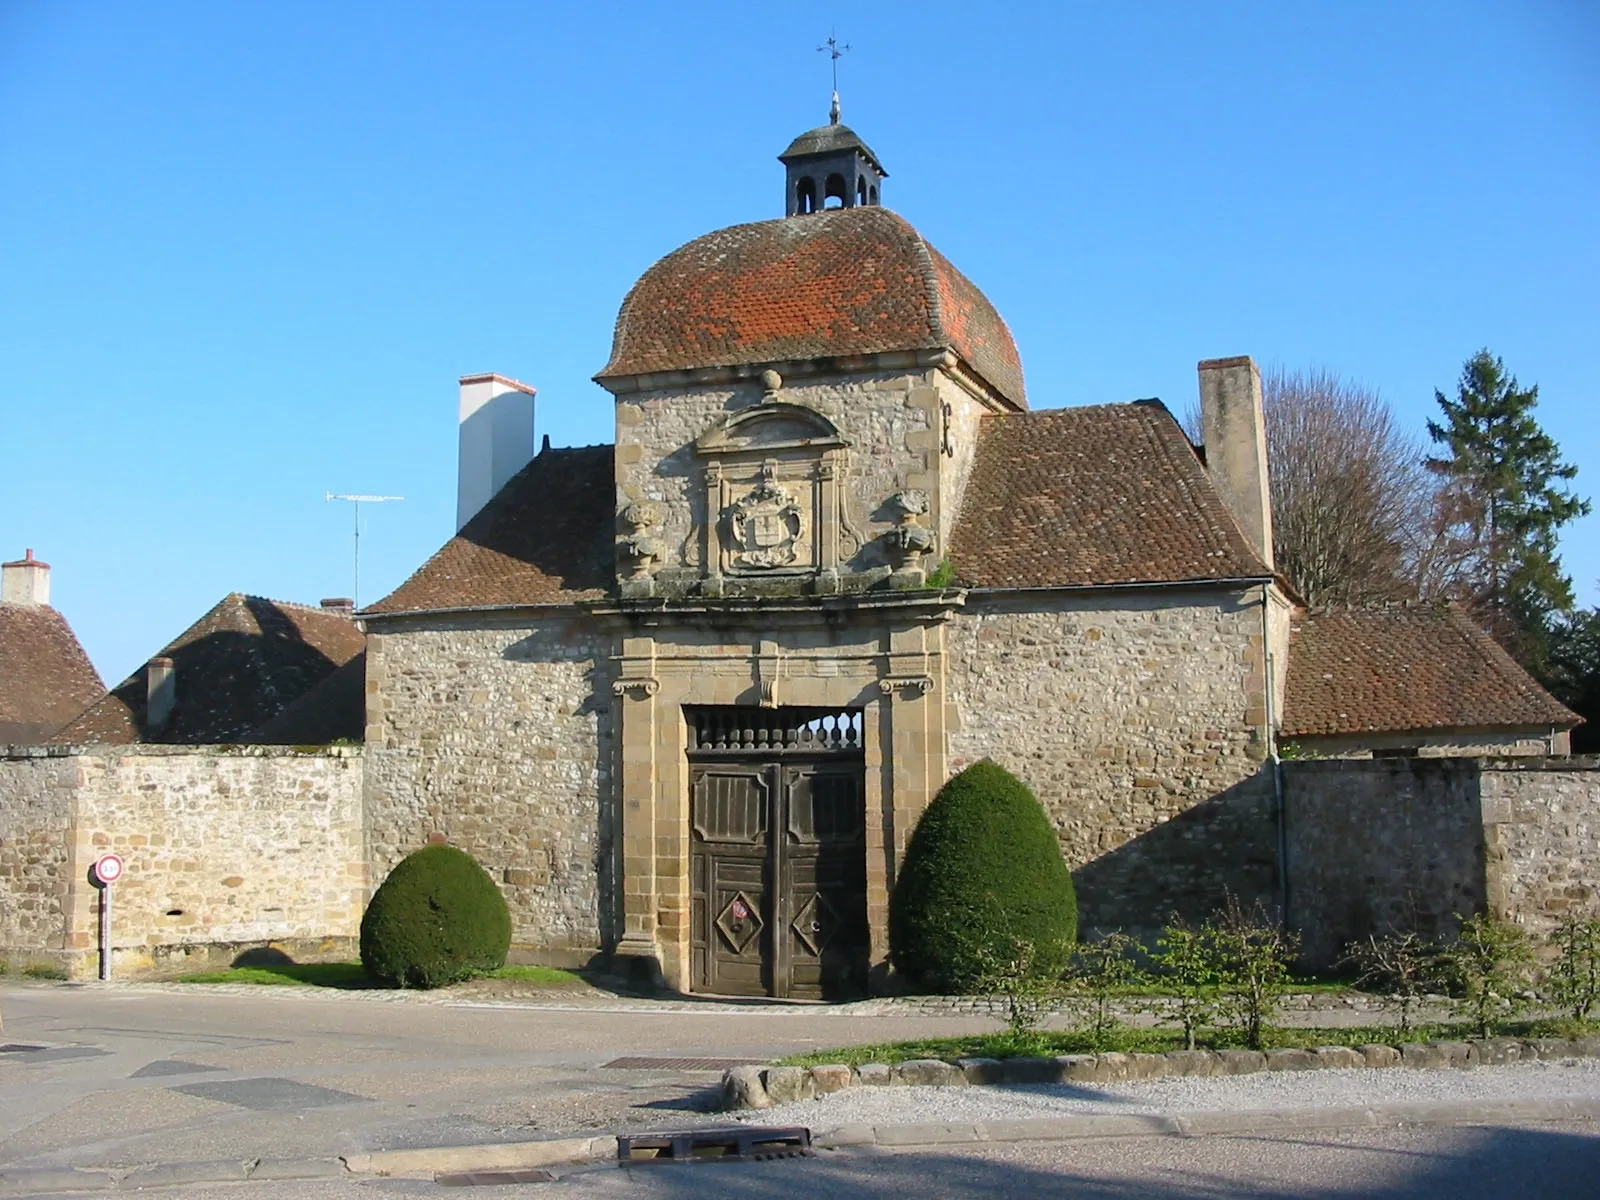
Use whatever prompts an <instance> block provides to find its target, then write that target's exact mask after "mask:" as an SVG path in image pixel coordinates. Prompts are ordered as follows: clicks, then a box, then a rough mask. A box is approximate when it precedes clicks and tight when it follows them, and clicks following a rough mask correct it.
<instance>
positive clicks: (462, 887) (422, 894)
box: [361, 845, 511, 988]
mask: <svg viewBox="0 0 1600 1200" xmlns="http://www.w3.org/2000/svg"><path fill="white" fill-rule="evenodd" d="M510 946H511V914H510V913H509V912H508V911H507V909H506V902H505V898H504V897H502V896H501V895H500V889H499V888H497V887H496V886H495V884H494V880H492V879H490V878H489V874H488V872H487V871H485V870H484V869H483V868H482V867H480V866H479V865H478V864H477V863H476V862H475V861H474V860H473V858H472V856H471V855H470V854H467V853H465V852H463V851H461V850H458V849H456V848H455V847H454V846H444V845H435V846H424V847H423V848H422V849H421V850H418V851H416V852H415V853H413V854H409V855H407V856H406V857H405V858H404V859H402V860H401V862H400V864H399V865H398V866H396V867H395V869H394V870H392V871H390V872H389V877H388V878H387V879H385V880H384V881H383V884H382V886H380V887H379V888H378V890H377V892H376V893H375V894H374V895H373V897H372V903H370V904H369V905H367V912H366V915H365V916H364V917H362V918H361V965H362V966H363V967H365V968H366V971H367V974H368V975H371V976H372V977H373V978H374V979H376V980H378V981H379V982H381V983H387V984H390V985H393V986H396V987H417V988H432V987H439V986H441V985H443V984H446V983H454V982H456V981H457V980H460V979H468V978H471V977H472V976H474V975H478V974H481V973H483V972H485V971H493V970H495V969H497V968H499V967H502V966H504V965H505V961H506V951H507V950H508V949H509V948H510Z"/></svg>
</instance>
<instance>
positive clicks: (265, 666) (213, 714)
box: [51, 592, 366, 745]
mask: <svg viewBox="0 0 1600 1200" xmlns="http://www.w3.org/2000/svg"><path fill="white" fill-rule="evenodd" d="M365 644H366V635H365V634H364V633H363V632H362V631H361V627H360V626H359V625H357V624H356V622H355V621H354V619H352V618H351V617H350V616H349V615H348V614H347V613H343V612H339V611H336V610H331V609H325V608H313V607H311V606H310V605H304V604H286V603H283V602H282V601H278V600H266V599H263V598H262V597H260V596H246V595H243V594H241V593H239V592H233V593H231V594H229V595H228V596H225V597H224V598H223V599H222V600H221V601H220V602H219V603H218V604H217V605H216V606H215V607H214V608H212V609H211V611H210V612H208V613H206V614H205V616H203V617H201V618H200V619H199V620H198V621H196V622H195V623H194V624H193V625H191V626H190V627H189V628H188V629H186V630H184V631H183V633H181V634H180V635H178V637H177V638H175V639H174V640H173V641H171V642H169V643H168V644H167V645H166V646H165V647H163V648H162V650H161V652H160V654H159V655H158V657H166V658H170V659H171V660H172V663H173V670H174V686H175V692H176V697H177V703H176V707H175V708H174V709H173V713H172V717H171V718H170V719H169V720H168V722H167V723H166V725H165V726H164V727H163V728H162V729H160V730H147V729H146V728H145V689H146V684H145V671H144V669H143V668H141V669H140V670H138V671H135V672H134V673H133V674H132V675H130V676H129V677H128V678H127V679H125V680H123V681H122V682H121V683H120V684H118V685H117V686H116V687H115V688H113V689H112V690H111V691H109V692H107V693H105V695H104V696H102V697H101V698H100V699H99V700H98V701H96V702H95V703H94V704H92V705H91V706H90V707H89V708H88V709H86V710H85V711H84V712H83V713H82V714H81V715H79V716H78V717H77V718H76V719H75V720H73V721H72V722H71V723H70V724H68V725H67V726H66V727H65V728H64V729H62V730H61V731H60V732H59V733H57V734H56V735H55V737H53V738H52V739H51V741H52V742H56V743H63V744H72V745H85V744H100V743H109V744H113V745H115V744H127V743H133V742H162V743H173V744H187V745H207V744H216V743H220V742H243V741H248V740H249V737H250V734H251V731H252V730H254V729H255V728H256V727H257V726H258V725H261V724H262V723H263V722H265V721H267V720H269V719H271V718H272V717H275V716H277V715H278V714H279V713H280V712H282V711H283V710H284V709H285V708H287V707H288V706H289V705H290V704H291V703H293V702H294V701H295V700H296V699H298V698H299V697H300V696H302V695H303V694H305V693H306V692H307V691H309V690H310V689H311V688H312V687H314V686H315V685H316V684H318V683H320V682H321V681H322V680H323V679H324V678H326V677H327V676H328V675H330V674H332V673H333V671H334V670H335V669H336V668H337V667H340V666H342V665H343V664H345V663H347V662H349V661H350V659H352V658H353V657H355V656H356V655H357V654H359V653H360V652H361V650H362V648H363V646H365Z"/></svg>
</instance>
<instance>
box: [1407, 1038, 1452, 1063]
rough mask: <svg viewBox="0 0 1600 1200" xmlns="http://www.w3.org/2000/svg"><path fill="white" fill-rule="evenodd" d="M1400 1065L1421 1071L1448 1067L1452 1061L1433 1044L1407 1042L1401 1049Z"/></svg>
mask: <svg viewBox="0 0 1600 1200" xmlns="http://www.w3.org/2000/svg"><path fill="white" fill-rule="evenodd" d="M1400 1065H1401V1066H1403V1067H1413V1068H1417V1069H1421V1070H1428V1069H1434V1070H1437V1069H1438V1068H1440V1067H1448V1066H1449V1065H1450V1060H1449V1059H1448V1058H1446V1057H1445V1054H1444V1051H1442V1050H1440V1049H1439V1047H1438V1046H1436V1045H1434V1044H1433V1043H1432V1042H1407V1043H1405V1045H1403V1046H1401V1047H1400Z"/></svg>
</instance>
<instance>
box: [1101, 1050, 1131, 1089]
mask: <svg viewBox="0 0 1600 1200" xmlns="http://www.w3.org/2000/svg"><path fill="white" fill-rule="evenodd" d="M1094 1057H1095V1078H1097V1079H1098V1080H1099V1081H1100V1082H1101V1083H1119V1082H1121V1081H1122V1080H1124V1079H1128V1078H1130V1076H1129V1074H1128V1073H1129V1071H1131V1070H1132V1069H1133V1064H1132V1062H1131V1061H1130V1057H1129V1056H1128V1055H1126V1054H1119V1053H1117V1052H1116V1051H1115V1050H1110V1051H1107V1052H1106V1053H1105V1054H1096V1055H1095V1056H1094Z"/></svg>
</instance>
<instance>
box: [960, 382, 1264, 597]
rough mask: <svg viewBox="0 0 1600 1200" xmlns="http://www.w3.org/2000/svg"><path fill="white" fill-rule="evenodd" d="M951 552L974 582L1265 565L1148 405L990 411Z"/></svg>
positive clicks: (1227, 574)
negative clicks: (1026, 411) (1010, 411)
mask: <svg viewBox="0 0 1600 1200" xmlns="http://www.w3.org/2000/svg"><path fill="white" fill-rule="evenodd" d="M950 555H951V559H952V561H953V562H954V565H955V569H956V575H957V577H958V578H959V579H960V581H961V582H962V583H964V584H967V585H969V586H974V587H1082V586H1092V585H1096V584H1118V583H1154V582H1179V581H1184V580H1210V579H1239V578H1260V577H1265V576H1268V575H1270V574H1271V572H1270V571H1268V570H1267V568H1266V566H1265V564H1263V563H1262V562H1261V560H1260V559H1259V558H1258V557H1257V556H1256V554H1255V553H1254V552H1253V551H1252V550H1251V549H1250V547H1249V545H1248V544H1247V543H1246V542H1245V540H1244V536H1243V535H1242V534H1241V533H1240V532H1239V527H1238V525H1237V524H1236V523H1235V522H1234V520H1233V518H1232V516H1231V515H1229V513H1228V510H1227V509H1226V508H1225V507H1224V506H1223V503H1222V500H1221V499H1220V497H1219V496H1218V495H1217V492H1216V489H1215V488H1214V487H1213V486H1212V483H1211V480H1210V477H1209V476H1207V474H1206V472H1205V468H1204V467H1203V466H1201V464H1200V460H1199V459H1198V458H1197V457H1196V456H1195V453H1194V450H1193V449H1192V448H1191V447H1190V445H1189V442H1188V439H1187V438H1185V437H1184V435H1183V431H1182V430H1180V429H1179V428H1178V424H1177V422H1176V421H1174V420H1173V419H1172V416H1171V414H1170V413H1168V412H1167V410H1166V409H1165V408H1163V407H1162V406H1161V405H1159V404H1149V403H1139V404H1102V405H1094V406H1091V407H1086V408H1055V409H1045V410H1043V411H1039V412H1028V413H1005V414H997V415H994V416H988V417H985V418H984V419H983V423H982V426H981V428H980V432H979V440H978V449H977V454H976V456H975V458H974V460H973V465H972V476H971V478H970V480H969V482H968V484H967V490H966V494H965V496H964V498H963V501H962V505H961V512H960V514H959V516H958V518H957V522H956V527H955V532H954V534H953V536H952V537H951V546H950Z"/></svg>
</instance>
